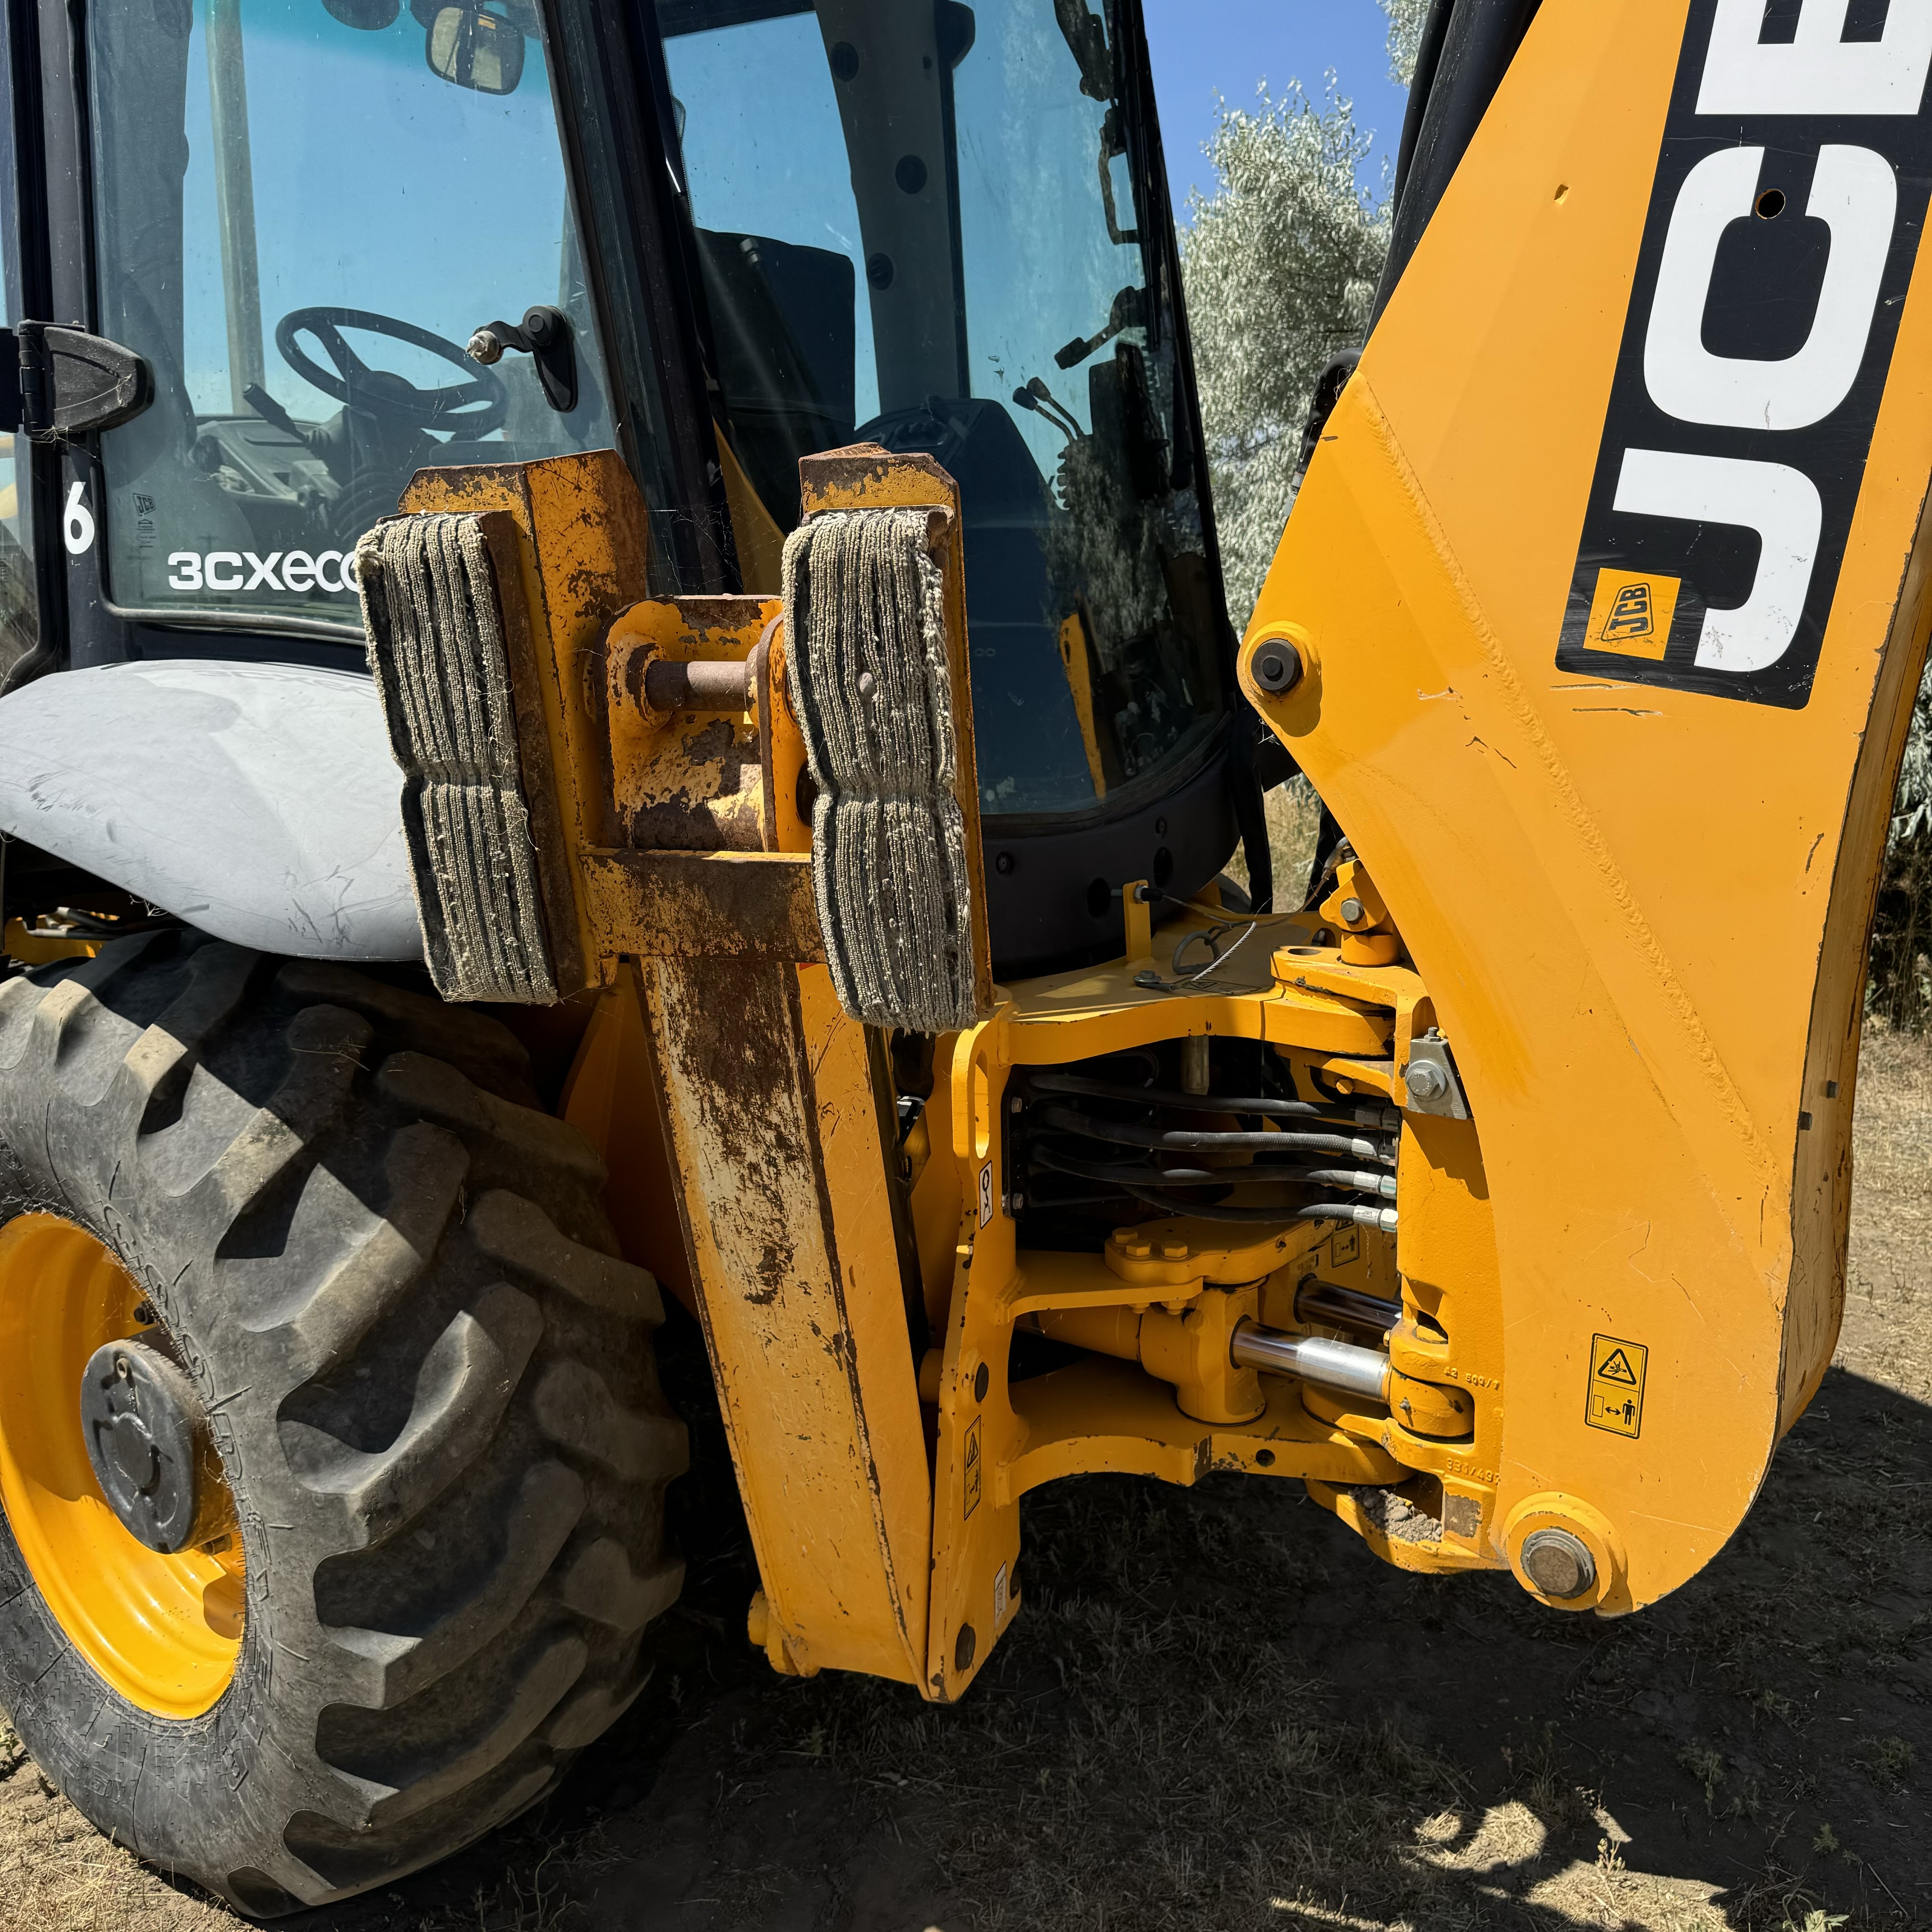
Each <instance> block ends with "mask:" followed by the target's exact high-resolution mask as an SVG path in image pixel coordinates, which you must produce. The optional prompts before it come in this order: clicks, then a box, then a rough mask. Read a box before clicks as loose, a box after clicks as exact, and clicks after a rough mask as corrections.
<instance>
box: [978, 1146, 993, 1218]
mask: <svg viewBox="0 0 1932 1932" xmlns="http://www.w3.org/2000/svg"><path fill="white" fill-rule="evenodd" d="M992 1218H993V1163H992V1162H991V1161H990V1160H989V1162H987V1163H986V1166H984V1167H983V1168H982V1169H980V1226H981V1227H984V1226H986V1223H988V1222H989V1221H990V1220H992Z"/></svg>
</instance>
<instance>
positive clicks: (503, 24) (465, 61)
mask: <svg viewBox="0 0 1932 1932" xmlns="http://www.w3.org/2000/svg"><path fill="white" fill-rule="evenodd" d="M423 58H425V60H426V61H428V63H429V65H430V71H431V72H432V73H434V74H440V76H441V77H443V79H444V80H447V81H449V82H452V83H454V84H455V86H458V87H466V88H469V89H472V91H473V92H475V93H478V94H514V93H515V92H516V91H517V82H518V81H520V80H522V79H523V31H522V30H521V28H518V27H517V26H515V25H514V23H511V21H508V20H505V19H504V18H503V17H502V16H501V15H500V14H497V13H484V10H483V9H482V8H481V7H480V6H478V5H473V4H472V5H465V6H460V7H438V8H437V10H436V13H435V14H434V17H433V18H432V19H431V21H430V24H429V38H428V40H427V41H426V42H425V45H424V48H423Z"/></svg>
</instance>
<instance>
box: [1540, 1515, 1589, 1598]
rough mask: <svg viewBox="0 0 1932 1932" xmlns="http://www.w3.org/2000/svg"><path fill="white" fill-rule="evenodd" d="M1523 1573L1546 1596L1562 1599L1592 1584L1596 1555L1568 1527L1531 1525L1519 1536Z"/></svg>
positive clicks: (1576, 1595) (1571, 1596)
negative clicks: (1530, 1527) (1536, 1527)
mask: <svg viewBox="0 0 1932 1932" xmlns="http://www.w3.org/2000/svg"><path fill="white" fill-rule="evenodd" d="M1523 1574H1524V1575H1525V1576H1526V1577H1528V1578H1529V1580H1530V1581H1531V1582H1532V1583H1534V1584H1535V1586H1536V1587H1537V1588H1538V1589H1539V1590H1541V1592H1543V1594H1544V1595H1545V1596H1546V1597H1554V1598H1556V1600H1557V1601H1558V1602H1559V1603H1565V1602H1568V1601H1569V1600H1570V1599H1571V1598H1573V1597H1580V1596H1582V1595H1583V1593H1584V1592H1585V1591H1586V1590H1588V1589H1591V1588H1592V1586H1594V1585H1595V1583H1596V1580H1597V1565H1596V1559H1595V1558H1594V1557H1592V1556H1591V1554H1590V1549H1589V1544H1586V1543H1585V1542H1584V1541H1583V1538H1581V1537H1580V1536H1573V1535H1571V1533H1570V1532H1569V1531H1568V1530H1567V1529H1533V1530H1532V1531H1531V1532H1530V1533H1529V1535H1527V1536H1526V1537H1525V1538H1523Z"/></svg>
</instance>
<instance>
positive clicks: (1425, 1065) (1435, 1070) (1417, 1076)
mask: <svg viewBox="0 0 1932 1932" xmlns="http://www.w3.org/2000/svg"><path fill="white" fill-rule="evenodd" d="M1448 1091H1449V1076H1448V1074H1446V1073H1444V1072H1443V1070H1442V1068H1441V1067H1438V1066H1437V1065H1436V1063H1435V1061H1433V1060H1412V1061H1410V1062H1409V1098H1410V1099H1411V1100H1441V1099H1442V1097H1443V1095H1444V1094H1446V1093H1448Z"/></svg>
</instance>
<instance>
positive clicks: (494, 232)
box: [88, 0, 614, 628]
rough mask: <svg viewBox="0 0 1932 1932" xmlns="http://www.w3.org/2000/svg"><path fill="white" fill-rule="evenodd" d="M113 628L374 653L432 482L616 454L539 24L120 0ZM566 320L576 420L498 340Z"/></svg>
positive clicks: (420, 6)
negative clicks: (134, 366)
mask: <svg viewBox="0 0 1932 1932" xmlns="http://www.w3.org/2000/svg"><path fill="white" fill-rule="evenodd" d="M88 31H89V52H90V61H89V71H90V81H91V86H92V90H93V95H94V99H93V104H92V105H93V113H92V126H93V128H94V130H95V131H94V142H95V228H96V257H97V261H98V288H99V307H100V320H99V323H98V326H99V327H100V329H101V332H103V333H104V334H106V335H109V336H111V337H113V338H115V340H117V341H120V342H121V343H124V344H126V345H127V347H130V348H132V349H133V350H137V351H138V352H139V353H140V354H141V355H142V356H145V358H146V359H148V362H149V363H150V364H151V366H152V368H153V370H154V388H155V401H154V404H153V406H152V407H151V408H149V409H148V410H146V411H145V413H143V414H142V415H141V416H138V417H136V419H134V420H133V421H132V422H129V423H127V424H125V425H122V426H121V427H120V428H116V429H113V430H111V431H108V432H107V434H106V435H105V436H104V438H103V447H102V458H103V467H104V504H103V506H102V507H103V510H104V516H103V519H102V521H103V526H104V527H103V535H104V544H105V550H106V567H107V590H108V594H109V596H110V598H111V599H112V601H113V603H114V604H115V606H116V607H119V608H121V609H122V610H139V611H144V612H148V613H159V614H161V615H164V616H176V615H178V616H183V617H186V618H189V619H205V618H207V617H209V616H214V615H215V614H216V613H228V614H229V616H230V617H231V618H233V617H236V616H239V617H242V618H243V619H248V620H259V619H263V618H268V619H275V620H278V621H280V622H283V623H285V624H286V623H287V622H289V621H290V620H291V619H293V620H296V622H297V623H298V624H299V625H301V626H302V627H303V628H306V627H307V626H308V623H309V622H313V623H314V624H316V625H340V626H343V627H345V628H346V627H351V626H354V627H359V608H358V604H357V598H356V583H355V579H354V563H353V559H354V554H355V550H356V541H357V539H358V538H359V537H360V536H361V535H362V533H363V532H365V530H367V529H369V528H370V526H371V525H372V524H373V523H375V521H376V520H377V518H378V517H382V516H383V515H386V514H389V513H390V512H392V511H394V510H395V507H396V499H397V497H398V494H399V493H400V492H401V490H402V488H403V487H404V485H405V484H407V481H408V480H409V478H410V476H411V475H412V474H413V472H415V471H416V470H417V469H419V468H422V466H425V465H426V464H446V463H464V462H471V463H501V462H511V461H519V460H532V459H535V458H541V457H547V456H553V455H562V454H564V453H566V452H571V451H575V450H581V449H593V448H598V447H604V446H609V445H610V444H611V443H613V441H614V433H613V425H612V422H611V413H610V407H609V404H608V403H607V395H608V388H607V381H606V376H605V370H604V362H603V359H602V356H601V354H600V352H599V349H598V341H597V337H596V332H595V323H594V320H593V317H592V311H591V305H590V302H589V296H588V293H587V290H586V279H585V274H584V269H583V257H582V251H581V250H580V248H579V245H578V242H577V233H578V229H577V219H576V214H575V211H574V209H573V208H572V206H571V196H570V190H569V186H568V180H567V178H566V175H565V168H564V162H563V155H562V148H561V146H560V144H559V139H558V130H557V120H556V110H555V107H554V106H553V100H552V95H551V89H550V74H549V62H548V55H547V48H546V46H545V43H544V30H543V23H542V19H541V14H540V13H539V11H538V7H537V6H536V5H535V4H534V0H493V4H491V5H488V6H484V5H477V4H467V5H438V4H434V0H407V4H404V0H245V4H244V0H98V4H95V5H90V6H89V9H88ZM538 306H547V307H551V308H556V309H559V310H560V311H562V314H563V315H564V316H565V317H566V318H567V320H568V333H569V339H570V343H571V351H572V359H573V360H574V376H575V395H574V398H568V399H567V400H568V403H569V406H568V407H564V408H559V407H555V404H554V399H553V396H552V395H547V393H546V391H545V387H544V383H543V382H542V381H541V380H540V377H539V373H538V370H537V368H536V367H535V364H534V363H533V362H532V359H531V358H530V357H529V356H527V355H524V354H520V353H509V354H506V355H505V356H503V357H502V359H501V360H500V361H498V362H496V363H494V364H493V365H490V366H485V365H482V364H481V363H479V362H476V361H475V360H473V359H472V358H471V357H470V356H469V354H468V353H467V345H468V344H469V340H470V338H471V336H472V334H473V333H474V332H475V331H476V330H477V329H479V328H481V327H482V326H484V325H486V324H487V323H492V322H495V321H499V320H502V321H506V322H508V323H513V324H514V323H518V322H520V320H521V319H522V317H523V315H524V313H525V311H526V310H528V309H529V308H532V307H538Z"/></svg>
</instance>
